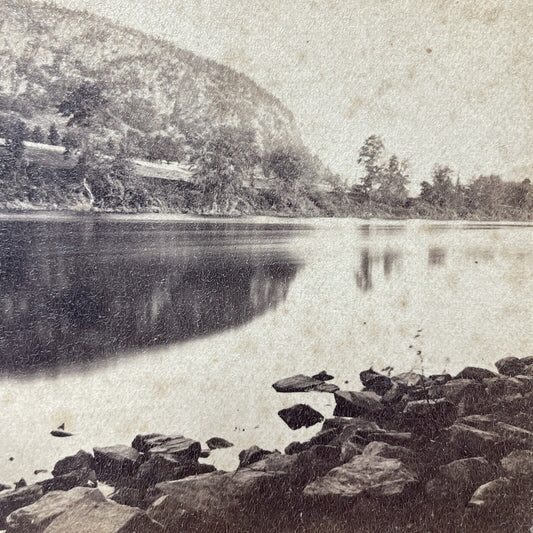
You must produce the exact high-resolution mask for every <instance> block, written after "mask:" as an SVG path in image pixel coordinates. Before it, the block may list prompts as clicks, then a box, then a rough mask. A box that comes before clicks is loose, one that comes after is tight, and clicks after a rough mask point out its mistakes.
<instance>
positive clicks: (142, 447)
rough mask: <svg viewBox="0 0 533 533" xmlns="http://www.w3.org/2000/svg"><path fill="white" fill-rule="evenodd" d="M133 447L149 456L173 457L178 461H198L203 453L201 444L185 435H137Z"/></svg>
mask: <svg viewBox="0 0 533 533" xmlns="http://www.w3.org/2000/svg"><path fill="white" fill-rule="evenodd" d="M132 447H133V448H135V449H136V450H138V451H139V452H141V453H145V454H146V455H147V456H151V455H154V454H161V453H162V454H166V455H172V456H174V457H175V458H176V459H184V460H191V461H197V460H198V458H199V457H200V453H201V452H202V447H201V445H200V443H199V442H197V441H195V440H192V439H188V438H186V437H184V436H183V435H160V434H158V433H152V434H149V435H137V436H136V437H135V439H134V440H133V442H132Z"/></svg>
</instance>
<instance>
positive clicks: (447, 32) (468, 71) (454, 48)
mask: <svg viewBox="0 0 533 533" xmlns="http://www.w3.org/2000/svg"><path fill="white" fill-rule="evenodd" d="M529 2H530V0H497V1H496V0H317V1H314V0H290V1H287V0H217V1H216V2H213V1H212V0H98V1H97V2H95V1H89V0H56V3H57V4H59V5H62V6H65V7H70V8H73V9H87V10H88V11H91V12H94V13H96V14H100V15H103V16H106V17H108V18H111V19H113V20H115V21H118V22H120V23H122V24H123V25H126V26H130V27H134V28H136V29H140V30H142V31H144V32H145V33H148V34H153V35H157V36H160V37H163V38H166V39H168V40H170V41H172V42H174V43H176V44H177V45H178V46H180V47H181V48H185V49H188V50H191V51H192V52H195V53H197V54H200V55H202V56H204V57H208V58H211V59H214V60H215V61H218V62H220V63H223V64H225V65H228V66H230V67H233V68H234V69H236V70H238V71H239V72H242V73H244V74H247V75H248V76H250V77H251V78H253V79H254V80H255V81H256V82H257V83H258V84H259V85H261V86H262V87H264V88H265V89H267V90H268V91H270V92H272V93H273V94H274V95H275V96H277V97H278V98H279V99H280V100H281V101H282V102H283V103H284V104H285V105H286V106H287V107H288V108H289V109H290V110H291V111H292V112H293V113H294V116H295V118H296V120H297V123H298V126H299V128H300V131H301V133H302V138H303V140H304V142H305V143H306V144H307V145H308V146H309V148H310V149H311V150H312V151H313V152H314V153H317V154H318V155H319V156H320V157H321V158H322V160H323V161H324V162H325V163H326V164H327V165H329V166H330V168H331V169H332V170H333V171H334V172H338V173H340V174H341V175H342V177H343V178H345V179H347V180H348V182H353V180H354V179H356V177H357V176H358V174H360V172H361V171H360V170H359V169H358V167H357V154H358V151H359V148H360V147H361V145H362V144H363V142H364V140H365V139H366V138H367V137H368V136H370V135H372V134H377V135H380V136H382V137H383V140H384V142H385V146H386V147H387V149H388V151H389V152H390V154H392V153H395V154H397V155H398V156H399V157H400V158H401V159H404V158H405V159H408V160H409V162H410V175H411V180H412V187H411V188H412V189H413V190H416V189H417V185H418V184H419V183H420V182H421V181H422V180H424V179H428V178H429V177H430V174H431V169H432V167H433V166H434V165H435V164H436V163H439V164H447V165H449V166H450V167H451V168H452V169H454V170H455V171H456V172H457V176H459V177H460V179H461V180H462V181H463V182H468V181H469V180H470V179H471V178H472V177H473V176H477V175H479V174H489V173H499V174H502V175H503V176H504V177H505V178H513V179H518V178H520V179H523V178H525V177H528V175H529V176H530V177H533V176H531V174H532V169H533V95H532V92H531V91H532V87H533V66H532V65H533V58H532V55H533V52H532V51H533V37H532V36H533V10H532V9H531V7H530V4H529ZM524 172H525V173H524Z"/></svg>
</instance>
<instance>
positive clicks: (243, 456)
mask: <svg viewBox="0 0 533 533" xmlns="http://www.w3.org/2000/svg"><path fill="white" fill-rule="evenodd" d="M271 453H272V452H270V451H268V450H263V449H262V448H259V446H251V447H250V448H247V449H246V450H242V451H241V452H240V453H239V468H244V467H245V466H249V465H251V464H252V463H256V462H257V461H261V459H263V458H265V457H266V456H267V455H270V454H271Z"/></svg>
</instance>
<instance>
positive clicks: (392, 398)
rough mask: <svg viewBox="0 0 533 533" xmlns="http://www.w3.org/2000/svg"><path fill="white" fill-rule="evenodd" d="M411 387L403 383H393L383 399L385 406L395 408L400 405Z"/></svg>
mask: <svg viewBox="0 0 533 533" xmlns="http://www.w3.org/2000/svg"><path fill="white" fill-rule="evenodd" d="M408 390H409V387H406V386H405V385H402V384H401V383H393V384H392V387H391V388H390V389H389V390H388V391H387V392H386V393H385V394H384V395H383V396H382V397H381V403H382V404H383V405H389V406H394V405H396V404H398V403H399V402H400V401H401V400H402V399H403V398H404V396H405V395H406V393H407V391H408Z"/></svg>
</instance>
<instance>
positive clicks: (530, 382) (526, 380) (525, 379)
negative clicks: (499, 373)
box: [510, 373, 533, 394]
mask: <svg viewBox="0 0 533 533" xmlns="http://www.w3.org/2000/svg"><path fill="white" fill-rule="evenodd" d="M510 379H513V380H517V381H519V382H520V383H521V385H522V388H521V390H520V392H521V393H522V394H527V393H528V392H533V374H531V373H530V375H528V376H523V375H522V374H519V375H518V376H514V378H510Z"/></svg>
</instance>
